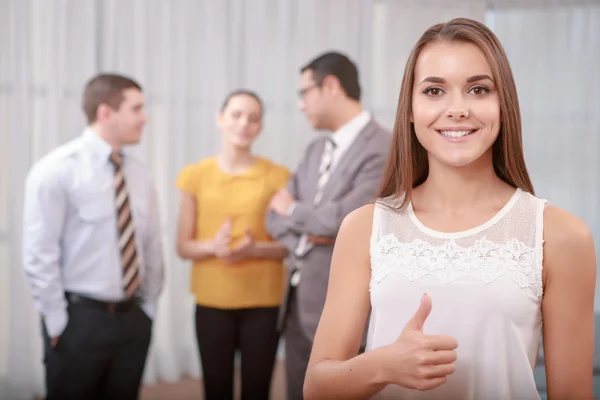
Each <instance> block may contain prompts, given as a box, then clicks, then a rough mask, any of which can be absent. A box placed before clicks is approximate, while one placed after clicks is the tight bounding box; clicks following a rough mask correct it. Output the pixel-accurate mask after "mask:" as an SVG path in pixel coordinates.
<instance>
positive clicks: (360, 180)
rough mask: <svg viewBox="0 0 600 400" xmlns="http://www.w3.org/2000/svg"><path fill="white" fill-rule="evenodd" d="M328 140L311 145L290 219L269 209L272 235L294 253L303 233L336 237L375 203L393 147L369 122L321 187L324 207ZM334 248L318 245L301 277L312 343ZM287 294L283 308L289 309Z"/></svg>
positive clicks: (301, 304)
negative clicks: (350, 218) (322, 176)
mask: <svg viewBox="0 0 600 400" xmlns="http://www.w3.org/2000/svg"><path fill="white" fill-rule="evenodd" d="M325 141H326V138H325V137H320V138H318V139H316V140H314V141H312V142H311V143H310V144H309V145H308V148H307V149H306V153H305V155H304V158H303V160H302V161H301V163H300V165H299V167H298V170H297V171H296V173H295V174H294V175H293V176H292V178H291V179H290V182H289V183H288V190H289V191H290V193H291V194H292V196H294V198H295V199H296V200H297V205H296V207H295V209H294V211H293V213H292V214H291V215H290V216H280V215H278V214H277V213H275V212H273V211H271V212H269V213H268V215H267V229H268V231H269V233H270V234H271V236H273V237H274V238H275V239H277V240H279V241H280V242H281V243H283V244H284V245H285V246H286V247H287V248H288V249H289V251H290V253H293V251H294V250H295V249H296V247H297V246H298V241H299V238H300V236H301V235H302V234H303V233H306V234H309V235H314V236H324V237H331V238H335V237H336V235H337V232H338V230H339V228H340V225H341V223H342V220H343V219H344V217H346V215H347V214H349V213H350V212H351V211H353V210H355V209H357V208H359V207H361V206H363V205H365V204H368V203H369V202H371V201H373V200H375V197H376V195H377V190H378V189H379V186H380V183H381V181H382V175H383V171H384V168H385V163H386V161H387V155H388V152H389V149H390V145H391V135H390V133H389V132H388V131H386V130H385V129H383V128H382V127H381V126H380V125H378V124H377V123H376V122H375V121H373V120H371V121H369V123H368V124H367V125H366V126H365V128H364V129H363V130H362V131H361V132H360V134H359V135H358V136H357V137H356V139H355V141H354V142H353V143H352V145H351V146H350V148H348V150H347V151H346V153H345V154H344V155H343V156H342V158H341V159H340V161H339V163H338V165H337V166H336V167H335V169H334V170H333V172H332V173H331V176H330V177H329V180H328V182H327V184H326V185H325V186H324V188H323V197H322V198H321V201H320V203H319V204H318V205H317V206H315V205H313V198H314V196H315V193H316V190H317V180H318V176H319V171H318V170H319V165H320V163H321V156H322V154H323V150H324V148H325ZM332 253H333V246H331V245H316V246H315V247H314V248H312V249H311V250H310V251H309V252H308V253H307V254H306V255H305V256H304V257H303V259H302V278H301V280H300V283H299V285H298V287H297V288H296V290H297V292H296V296H297V297H296V298H297V302H298V309H299V315H300V323H301V324H302V326H303V328H304V331H305V334H306V335H307V337H308V338H310V339H311V340H313V339H314V336H315V332H316V330H317V325H318V324H319V319H320V318H321V313H322V312H323V306H324V305H325V297H326V294H327V284H328V281H329V267H330V263H331V256H332ZM286 302H287V296H286V298H284V304H282V310H283V313H285V312H286V310H287V304H286Z"/></svg>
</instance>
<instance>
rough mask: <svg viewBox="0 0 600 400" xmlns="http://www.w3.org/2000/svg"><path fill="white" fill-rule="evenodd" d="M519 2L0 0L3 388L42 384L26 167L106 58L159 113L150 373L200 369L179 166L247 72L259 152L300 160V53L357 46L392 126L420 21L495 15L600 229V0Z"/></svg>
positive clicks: (20, 394)
mask: <svg viewBox="0 0 600 400" xmlns="http://www.w3.org/2000/svg"><path fill="white" fill-rule="evenodd" d="M516 3H517V2H510V1H506V2H503V1H500V0H498V1H495V2H491V1H488V2H486V1H477V0H471V1H468V0H461V1H458V0H437V1H433V0H429V1H408V0H406V1H401V0H328V1H322V0H251V1H250V0H226V1H225V0H221V1H213V0H180V1H173V2H166V1H162V0H127V1H123V0H118V1H117V0H94V1H92V0H88V1H85V2H83V1H77V0H0V138H1V142H0V163H1V164H0V384H3V385H4V392H3V391H2V388H0V398H11V399H19V398H31V397H32V396H33V395H34V394H42V393H43V391H44V387H43V369H42V364H41V360H42V352H41V336H40V326H39V316H38V315H37V313H36V312H35V311H34V309H33V306H32V302H31V299H30V293H29V288H28V284H27V283H26V281H25V279H24V276H23V273H22V268H21V264H20V262H21V257H20V241H21V240H20V232H21V227H20V224H21V215H22V196H23V181H24V178H25V174H26V173H27V170H28V168H29V166H30V165H31V164H32V163H33V162H34V161H35V160H37V159H39V158H40V157H41V156H42V155H43V154H45V153H46V152H48V151H49V150H51V149H53V148H55V147H56V146H58V145H60V144H61V143H64V142H66V141H67V140H70V139H72V138H74V137H76V136H77V135H79V134H80V133H81V130H82V128H83V126H84V118H83V115H82V112H81V111H80V97H81V90H82V88H83V84H84V83H85V81H86V80H87V79H88V78H89V77H90V76H92V75H93V74H95V73H97V72H101V71H102V72H109V71H112V72H118V73H123V74H127V75H130V76H132V77H133V78H135V79H137V80H138V81H139V82H140V83H141V84H142V85H143V87H144V89H145V94H146V98H147V107H148V113H149V115H150V121H149V124H148V127H147V129H146V131H145V135H144V138H143V140H142V143H141V144H140V145H139V146H137V148H135V149H134V152H135V153H136V154H137V156H138V157H139V158H141V159H142V160H144V161H145V162H146V163H147V165H148V166H149V168H150V169H151V171H152V173H153V175H154V178H155V181H156V184H157V187H158V190H159V195H160V205H161V212H162V214H161V217H162V221H163V225H164V240H163V245H164V251H165V254H166V268H167V275H166V278H167V286H166V288H165V290H164V292H163V295H162V297H161V300H160V305H159V315H158V317H157V319H156V321H155V326H154V335H153V342H152V345H151V353H150V357H149V360H148V363H147V368H146V373H145V377H144V380H145V382H153V381H155V380H157V379H163V380H168V381H175V380H178V379H180V378H181V377H182V376H184V375H189V376H192V377H197V376H199V375H200V374H201V371H200V368H199V362H198V356H197V349H196V343H195V339H194V333H193V299H192V297H191V296H190V295H189V293H188V274H189V266H188V264H187V263H184V262H182V261H181V260H179V259H178V258H177V256H176V255H175V252H174V237H175V235H174V233H175V228H176V227H175V221H176V213H177V192H176V190H175V188H174V185H173V182H174V180H175V178H176V176H177V174H178V172H179V170H180V169H181V168H182V167H183V166H184V165H185V164H187V163H190V162H194V161H196V160H198V159H199V158H202V157H206V156H209V155H212V154H214V153H215V152H217V151H218V150H219V148H220V136H219V134H218V132H217V131H216V129H215V127H214V116H215V113H216V112H217V110H218V108H219V106H220V105H221V102H222V100H223V98H224V96H225V95H226V94H227V93H228V92H229V91H231V90H233V89H236V88H239V87H245V88H249V89H252V90H256V91H257V92H258V93H259V95H261V96H262V97H263V99H264V101H265V103H266V115H265V130H264V132H263V134H262V137H261V138H260V139H259V141H258V143H257V145H256V152H257V153H260V154H261V155H264V156H267V157H270V158H271V159H273V160H275V161H277V162H280V163H283V164H285V165H287V166H288V167H289V168H291V169H293V168H294V167H295V166H296V165H297V163H298V161H299V159H300V157H301V155H302V149H303V148H304V146H305V145H306V144H307V143H308V141H309V140H311V139H312V138H313V137H314V133H313V132H312V130H311V129H310V127H309V126H308V124H307V123H306V121H305V119H304V117H303V115H302V114H301V113H300V112H299V111H298V110H297V107H296V105H297V97H296V92H297V88H298V83H297V82H298V77H299V68H300V67H301V66H302V65H303V64H305V63H306V62H307V61H309V60H310V59H311V58H312V57H314V56H316V55H317V54H318V53H320V52H322V51H325V50H329V49H338V50H341V51H344V52H346V53H348V54H349V56H350V57H351V58H353V59H354V60H356V61H357V63H358V64H359V68H360V73H361V83H362V86H363V92H364V97H363V100H364V105H365V106H366V107H367V108H368V109H370V110H371V111H372V112H373V113H374V115H375V116H376V117H377V118H378V119H379V120H380V122H381V123H382V124H383V125H384V126H386V127H388V128H391V127H392V123H393V119H394V116H395V109H396V101H397V97H398V92H399V87H400V82H401V77H402V74H403V71H404V64H405V62H406V57H407V55H408V52H409V50H410V48H411V47H412V45H413V44H414V42H415V40H416V39H417V37H418V36H419V35H420V34H421V33H422V31H423V30H424V29H425V28H426V27H428V26H430V25H432V24H433V23H436V22H440V21H444V20H448V19H450V18H452V17H457V16H467V17H471V18H474V19H478V20H480V21H482V22H486V23H488V24H489V25H490V26H491V27H492V28H493V29H494V31H495V32H496V33H497V34H498V35H499V37H500V39H501V40H502V41H503V43H504V45H505V47H506V50H507V52H508V53H509V57H510V60H511V63H512V66H513V70H514V72H515V75H516V77H517V84H518V89H519V94H520V98H521V105H522V113H523V119H524V128H525V129H524V132H525V142H526V143H525V145H526V152H527V159H528V162H529V166H530V169H531V173H532V175H533V179H534V184H535V185H536V188H537V189H538V192H539V194H540V195H541V196H544V197H548V198H549V199H550V200H552V202H553V203H555V204H557V205H560V206H562V207H565V208H567V209H568V210H569V211H571V212H573V213H575V214H577V215H579V216H580V217H581V218H583V219H584V220H585V221H586V222H587V223H588V224H590V226H592V228H593V229H594V232H595V233H596V236H597V237H598V236H599V235H600V221H599V215H598V211H597V204H599V202H598V200H599V198H598V197H599V196H600V193H599V192H598V189H597V185H596V184H595V182H597V181H598V178H599V174H600V165H599V162H598V161H597V160H596V157H595V155H596V152H597V151H598V149H599V147H598V145H599V143H598V140H600V139H598V138H597V136H598V134H599V133H600V132H599V131H600V90H598V89H600V81H599V80H598V76H597V74H596V75H595V73H596V71H597V65H599V64H600V45H599V42H598V40H599V38H600V27H599V23H600V10H599V8H600V6H599V4H598V2H586V3H585V4H584V5H580V6H560V5H557V4H559V2H554V3H552V5H544V6H543V7H542V6H541V5H540V4H541V3H540V2H533V1H532V2H527V7H526V8H520V6H518V5H516ZM538 3H540V4H538ZM9 391H10V392H9ZM9 393H10V394H9Z"/></svg>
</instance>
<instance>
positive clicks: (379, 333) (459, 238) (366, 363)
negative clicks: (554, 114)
mask: <svg viewBox="0 0 600 400" xmlns="http://www.w3.org/2000/svg"><path fill="white" fill-rule="evenodd" d="M595 274H596V266H595V253H594V246H593V239H592V236H591V234H590V230H589V229H588V227H587V226H586V225H585V224H584V223H583V222H582V221H581V220H579V219H578V218H576V217H575V216H573V215H571V214H569V213H567V212H566V211H563V210H561V209H559V208H556V207H554V206H551V205H549V204H548V203H547V202H546V201H545V200H542V199H538V198H537V197H535V196H534V191H533V186H532V184H531V181H530V179H529V176H528V173H527V169H526V166H525V161H524V157H523V148H522V139H521V121H520V112H519V104H518V99H517V92H516V88H515V83H514V79H513V76H512V73H511V70H510V65H509V62H508V59H507V57H506V54H505V52H504V50H503V48H502V45H501V44H500V43H499V41H498V39H497V38H496V37H495V35H494V34H493V33H492V32H491V31H490V30H489V29H488V28H487V27H485V26H484V25H483V24H481V23H479V22H476V21H473V20H468V19H455V20H452V21H450V22H448V23H445V24H439V25H435V26H433V27H431V28H430V29H429V30H427V31H426V32H425V33H424V34H423V36H422V37H421V38H420V40H419V41H418V43H417V44H416V46H415V48H414V50H413V51H412V53H411V55H410V57H409V59H408V64H407V67H406V70H405V74H404V79H403V82H402V88H401V91H400V99H399V104H398V113H397V119H396V124H395V127H394V141H393V148H392V149H391V154H390V158H389V162H388V168H387V171H386V174H385V176H384V181H383V185H382V190H381V193H380V198H379V201H377V202H376V203H375V204H371V205H368V206H365V207H362V208H360V209H358V210H356V211H355V212H353V213H351V214H350V215H348V216H347V217H346V219H345V220H344V222H343V224H342V227H341V229H340V233H339V235H338V238H337V241H336V244H335V250H334V254H333V260H332V265H331V276H330V282H329V288H328V293H327V301H326V304H325V308H324V312H323V315H322V317H321V320H320V324H319V328H318V330H317V334H316V338H315V342H314V346H313V350H312V354H311V361H310V365H309V369H308V373H307V376H306V384H305V387H304V392H305V398H307V399H317V398H318V399H320V400H323V399H333V398H344V399H348V398H352V399H357V398H361V399H362V398H370V397H372V396H377V398H387V399H445V400H449V399H461V400H469V399H473V400H474V399H486V400H490V399H539V398H540V397H539V394H538V392H537V390H536V387H535V382H534V377H533V370H534V368H535V364H536V361H537V354H538V348H539V339H540V333H541V327H542V322H543V334H544V354H545V364H546V376H547V392H548V396H549V398H553V399H566V398H576V399H591V398H592V362H593V307H594V305H593V303H594V289H595V288H594V286H595V281H596V279H595ZM369 312H371V316H370V319H369V322H368V340H367V349H366V352H365V353H364V354H361V355H357V351H358V349H359V345H360V343H361V338H362V336H363V331H364V327H365V325H366V324H367V320H368V317H369Z"/></svg>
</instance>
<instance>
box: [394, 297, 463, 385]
mask: <svg viewBox="0 0 600 400" xmlns="http://www.w3.org/2000/svg"><path fill="white" fill-rule="evenodd" d="M431 307H432V305H431V297H429V295H428V294H425V295H424V296H423V298H422V299H421V304H420V305H419V308H418V309H417V312H416V313H415V314H414V315H413V317H412V318H411V319H410V320H409V321H408V322H407V323H406V325H405V326H404V329H403V330H402V333H401V334H400V336H399V337H398V339H397V340H396V341H395V342H394V343H392V344H390V345H389V346H388V360H386V362H385V369H386V375H387V378H388V379H387V381H388V382H390V383H395V384H396V385H399V386H401V387H405V388H409V389H417V390H429V389H433V388H435V387H438V386H440V385H442V384H444V383H445V382H446V380H447V379H448V378H447V377H448V375H450V374H451V373H453V372H454V371H455V369H456V367H455V365H454V361H456V348H457V347H458V343H457V342H456V339H454V338H453V337H450V336H432V335H426V334H425V333H424V332H423V326H424V325H425V321H426V320H427V317H428V316H429V313H430V312H431Z"/></svg>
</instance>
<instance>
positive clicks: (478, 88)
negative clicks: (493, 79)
mask: <svg viewBox="0 0 600 400" xmlns="http://www.w3.org/2000/svg"><path fill="white" fill-rule="evenodd" d="M489 91H490V89H488V88H486V87H485V86H475V87H474V88H471V90H470V92H472V93H473V94H474V95H477V96H479V95H482V94H486V93H489Z"/></svg>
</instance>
